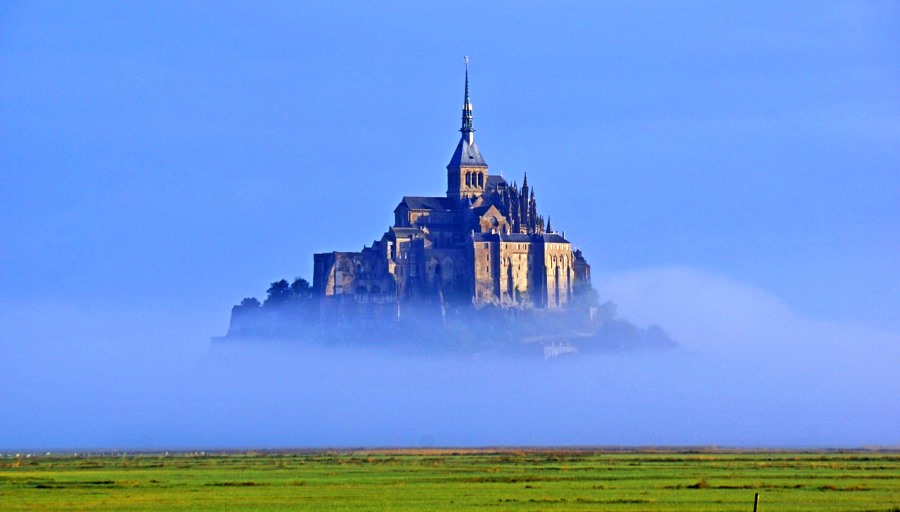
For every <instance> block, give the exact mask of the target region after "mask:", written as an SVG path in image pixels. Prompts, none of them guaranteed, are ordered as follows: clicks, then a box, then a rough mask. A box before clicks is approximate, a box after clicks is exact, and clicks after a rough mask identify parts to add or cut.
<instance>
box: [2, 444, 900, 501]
mask: <svg viewBox="0 0 900 512" xmlns="http://www.w3.org/2000/svg"><path fill="white" fill-rule="evenodd" d="M755 493H759V494H760V503H759V511H760V512H769V511H772V512H775V511H817V512H827V511H859V512H862V511H873V512H888V511H891V512H900V454H898V453H896V452H878V451H871V452H852V453H851V452H840V453H838V452H822V453H792V452H765V453H749V452H747V453H744V452H738V453H724V452H718V451H698V452H690V453H679V452H674V451H661V452H618V451H596V450H521V451H518V450H500V451H489V450H379V451H346V452H308V453H255V452H250V453H241V454H235V453H224V454H208V453H203V454H200V453H192V454H172V455H168V454H119V455H69V456H54V455H46V456H31V457H26V456H19V457H16V456H12V455H7V456H5V457H2V458H0V510H3V511H15V510H242V511H243V510H311V511H316V510H321V511H335V510H337V511H341V510H367V511H377V510H391V511H403V510H410V511H411V510H416V511H425V510H447V511H449V510H495V511H506V510H509V511H519V510H521V511H538V510H545V511H550V510H553V511H562V510H573V511H574V510H578V511H588V510H592V511H593V510H599V511H676V510H677V511H705V510H709V511H745V512H750V511H752V510H753V497H754V494H755Z"/></svg>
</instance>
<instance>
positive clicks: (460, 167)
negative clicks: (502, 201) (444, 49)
mask: <svg viewBox="0 0 900 512" xmlns="http://www.w3.org/2000/svg"><path fill="white" fill-rule="evenodd" d="M459 131H460V132H462V137H461V138H460V139H459V144H457V145H456V151H454V152H453V157H452V158H450V163H449V164H447V197H448V198H450V199H456V200H457V201H463V200H465V199H466V198H472V197H478V196H480V195H482V194H483V193H484V189H485V186H487V180H488V166H487V164H486V163H485V162H484V158H482V157H481V151H479V150H478V146H477V145H476V144H475V129H474V128H472V104H471V103H470V102H469V58H468V57H466V94H465V99H464V100H463V109H462V128H460V129H459Z"/></svg>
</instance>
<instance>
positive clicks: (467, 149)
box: [447, 136, 487, 167]
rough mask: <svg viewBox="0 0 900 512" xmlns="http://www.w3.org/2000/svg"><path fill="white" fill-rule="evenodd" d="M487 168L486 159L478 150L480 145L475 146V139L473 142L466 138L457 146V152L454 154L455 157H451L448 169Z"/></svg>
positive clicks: (460, 140)
mask: <svg viewBox="0 0 900 512" xmlns="http://www.w3.org/2000/svg"><path fill="white" fill-rule="evenodd" d="M460 166H467V167H487V164H486V163H485V162H484V158H482V156H481V151H479V150H478V144H475V139H474V138H473V139H472V140H471V142H469V139H468V138H467V137H465V136H463V137H462V138H461V139H459V144H457V145H456V151H454V152H453V156H452V157H450V163H449V164H447V167H460Z"/></svg>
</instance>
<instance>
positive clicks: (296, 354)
mask: <svg viewBox="0 0 900 512" xmlns="http://www.w3.org/2000/svg"><path fill="white" fill-rule="evenodd" d="M596 287H597V289H598V290H600V291H601V295H603V296H604V297H606V296H607V295H608V296H609V298H611V299H613V300H615V301H616V302H617V303H619V305H620V311H621V313H622V314H623V316H625V317H627V318H629V319H632V320H634V321H635V323H637V324H638V325H647V324H648V323H651V322H658V323H660V324H661V325H662V326H663V327H664V328H666V330H667V331H669V332H670V333H671V334H672V336H673V338H675V339H676V340H677V341H678V342H679V343H680V344H681V347H682V349H680V350H676V351H664V352H652V351H637V352H622V353H609V354H594V355H590V356H571V357H561V358H558V359H554V360H549V361H547V360H544V359H542V358H540V357H539V356H536V357H534V358H531V357H522V356H516V357H502V356H497V355H491V356H487V355H479V354H465V355H463V354H452V355H447V354H445V355H441V356H429V355H423V354H404V353H401V352H398V351H397V350H395V349H379V348H377V347H371V348H346V347H345V348H327V347H310V346H304V345H297V344H290V343H256V344H253V343H247V344H242V343H234V344H230V343H229V344H223V345H217V346H213V345H211V344H210V343H209V339H208V337H207V335H215V334H221V333H219V332H211V333H204V332H202V329H203V328H205V327H206V326H207V325H208V323H209V322H208V321H204V320H208V319H203V318H198V317H196V316H192V315H188V314H183V315H178V314H175V315H173V314H172V313H171V312H166V311H162V310H159V309H152V308H146V309H143V308H133V309H129V308H121V307H119V308H113V307H104V306H93V307H87V306H85V305H80V306H72V305H66V304H61V305H46V304H42V305H39V306H36V305H23V304H11V303H7V304H3V305H2V306H3V313H2V316H0V372H2V375H3V376H4V379H3V381H2V384H0V407H2V410H4V411H5V414H4V418H3V420H2V421H0V450H5V451H10V450H54V449H177V448H185V449H211V448H278V447H361V446H368V447H376V446H379V447H381V446H485V445H514V446H523V445H720V446H747V447H751V446H759V447H810V446H814V447H838V446H840V447H853V446H864V445H866V446H870V445H881V446H886V445H892V446H896V445H898V444H900V439H898V436H897V425H900V412H898V411H900V398H898V397H900V382H898V379H897V378H896V377H895V376H894V370H895V368H896V367H897V366H898V363H900V350H898V347H900V336H898V335H897V334H896V333H890V332H883V331H878V330H876V329H872V328H869V327H866V326H857V325H849V324H829V323H825V322H814V321H810V320H805V319H802V318H798V317H797V316H796V315H795V314H793V313H792V312H791V310H790V308H789V307H788V306H786V305H785V304H783V303H781V302H780V301H779V300H778V299H777V298H775V297H772V296H770V295H768V294H766V293H765V292H763V291H760V290H754V289H753V288H751V287H747V286H745V285H741V284H739V283H734V282H731V281H729V280H727V279H723V278H720V277H716V276H712V275H709V274H705V273H702V272H699V271H696V270H691V269H679V268H675V269H672V268H669V269H649V270H642V271H636V272H633V273H629V274H621V275H617V276H610V277H609V278H606V279H602V280H600V282H599V283H597V285H596ZM226 314H227V312H222V316H223V318H224V316H225V315H226Z"/></svg>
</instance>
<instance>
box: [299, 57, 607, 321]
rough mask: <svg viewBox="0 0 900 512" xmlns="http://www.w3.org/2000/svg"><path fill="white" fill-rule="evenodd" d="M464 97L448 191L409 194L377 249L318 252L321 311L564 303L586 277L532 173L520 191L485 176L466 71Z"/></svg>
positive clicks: (317, 291) (316, 286)
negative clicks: (541, 205)
mask: <svg viewBox="0 0 900 512" xmlns="http://www.w3.org/2000/svg"><path fill="white" fill-rule="evenodd" d="M464 98H465V99H464V101H463V108H462V127H461V128H460V132H461V133H462V137H461V138H460V140H459V144H457V146H456V150H455V151H454V152H453V156H452V157H451V158H450V163H449V164H447V193H446V196H443V197H420V196H406V197H404V198H403V199H402V200H401V201H400V203H399V204H398V205H397V207H396V208H395V209H394V225H393V226H391V227H390V228H389V229H388V230H387V232H385V233H384V235H382V236H381V238H380V239H379V240H376V241H374V242H373V243H372V245H371V246H368V247H364V248H363V249H362V250H361V251H359V252H328V253H320V254H316V255H315V256H314V270H313V290H314V293H315V294H316V295H317V296H319V297H320V298H321V299H322V301H321V304H322V307H323V311H327V310H328V309H329V308H332V309H336V307H337V306H339V305H345V306H346V305H359V304H371V305H378V304H381V305H384V306H390V305H396V306H397V307H398V308H399V305H400V304H401V303H405V302H412V301H417V300H424V299H427V298H439V299H440V300H441V301H444V300H451V299H455V300H460V299H462V300H465V301H470V302H471V303H472V304H474V305H475V306H476V307H479V306H483V305H487V304H494V305H498V306H503V307H528V308H547V309H554V308H564V307H565V306H566V304H567V303H568V302H569V301H570V300H571V298H572V295H573V291H574V289H575V284H576V281H578V280H581V281H590V266H589V265H588V264H587V262H586V261H585V259H584V258H583V257H582V255H581V251H578V250H574V251H573V249H572V244H571V243H570V242H569V241H568V240H566V239H565V237H564V236H562V235H560V234H559V233H557V232H556V231H554V230H553V229H552V228H551V226H550V222H549V220H547V221H546V223H545V221H544V218H543V217H542V216H541V215H539V214H538V209H537V201H536V200H535V193H534V189H533V188H531V187H530V186H529V185H528V177H527V176H525V178H524V179H523V180H522V186H521V187H519V186H518V185H517V184H516V183H512V184H510V183H508V182H507V181H506V180H505V179H504V178H503V177H502V176H492V175H490V174H489V173H488V165H487V163H486V162H485V160H484V157H483V156H482V154H481V151H480V150H479V148H478V145H477V144H476V143H475V130H474V128H473V127H472V105H471V103H470V102H469V74H468V69H467V70H466V82H465V97H464ZM384 306H382V307H384ZM368 307H373V306H368ZM374 307H377V306H374Z"/></svg>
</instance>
